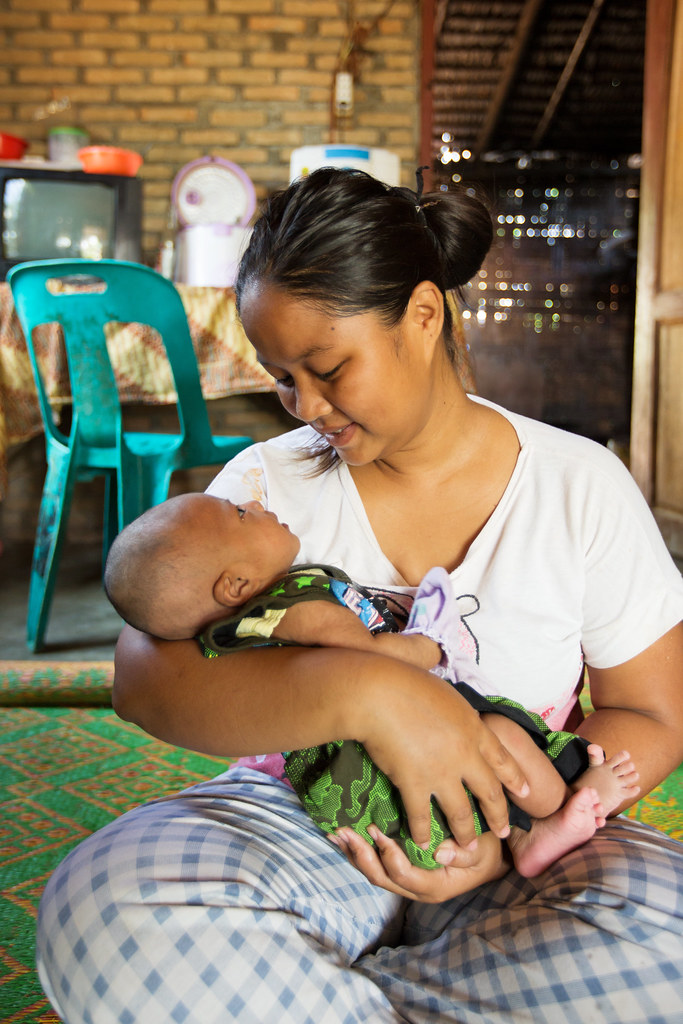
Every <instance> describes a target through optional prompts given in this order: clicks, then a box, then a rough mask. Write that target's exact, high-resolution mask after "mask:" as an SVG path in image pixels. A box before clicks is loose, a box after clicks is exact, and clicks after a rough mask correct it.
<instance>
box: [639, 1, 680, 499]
mask: <svg viewBox="0 0 683 1024" xmlns="http://www.w3.org/2000/svg"><path fill="white" fill-rule="evenodd" d="M675 16H676V0H648V5H647V22H646V26H645V79H644V90H643V168H642V172H641V178H640V216H639V221H638V261H637V278H636V317H635V338H634V346H633V396H632V402H631V451H630V469H631V473H632V474H633V476H634V477H635V480H636V483H637V484H638V486H639V487H640V489H641V491H642V492H643V494H644V495H645V498H646V500H647V501H648V502H649V503H650V504H652V503H653V500H654V485H655V466H654V460H655V424H656V408H657V334H658V322H657V313H656V306H655V303H656V302H657V296H658V292H659V276H660V260H659V238H660V235H661V226H662V216H663V212H662V207H663V202H664V199H663V197H664V185H665V173H666V162H665V149H666V138H667V126H668V117H669V88H670V76H671V66H672V54H671V45H670V40H671V38H672V36H673V32H674V25H675ZM660 301H666V300H660Z"/></svg>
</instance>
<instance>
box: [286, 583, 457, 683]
mask: <svg viewBox="0 0 683 1024" xmlns="http://www.w3.org/2000/svg"><path fill="white" fill-rule="evenodd" d="M272 636H273V638H274V639H276V640H289V641H292V642H293V643H297V644H303V645H304V646H306V647H345V648H348V649H351V650H358V651H376V652H377V651H379V652H380V653H381V654H385V655H387V657H389V658H398V660H399V661H406V662H408V664H410V665H415V666H416V667H417V668H424V669H427V670H429V669H430V668H433V667H434V666H435V665H438V664H439V661H440V660H441V648H440V647H439V645H438V644H437V643H436V642H435V641H434V640H430V639H429V637H426V636H422V635H421V634H419V633H415V634H411V635H410V636H404V635H403V634H401V633H374V634H373V633H371V632H370V630H369V629H368V627H367V626H366V625H365V624H364V623H363V622H361V620H360V619H359V618H358V616H357V615H356V614H355V613H354V612H352V611H351V609H350V608H345V607H344V605H341V604H332V602H331V601H324V600H321V601H300V602H299V603H298V604H293V605H292V606H291V608H288V609H287V611H286V613H285V615H284V616H283V618H282V619H281V620H280V622H279V623H278V625H277V626H276V627H275V629H274V630H273V633H272Z"/></svg>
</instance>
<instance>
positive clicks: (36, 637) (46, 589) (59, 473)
mask: <svg viewBox="0 0 683 1024" xmlns="http://www.w3.org/2000/svg"><path fill="white" fill-rule="evenodd" d="M73 487H74V479H73V472H72V471H71V464H70V460H69V459H68V458H64V459H60V458H58V457H57V458H53V459H51V460H50V461H49V462H48V467H47V474H46V477H45V484H44V486H43V496H42V499H41V502H40V512H39V515H38V528H37V530H36V539H35V544H34V547H33V564H32V567H31V583H30V587H29V596H28V613H27V618H26V642H27V645H28V647H29V649H30V650H31V651H34V652H37V651H41V650H42V649H43V638H44V636H45V630H46V628H47V621H48V618H49V615H50V607H51V604H52V595H53V592H54V589H55V582H56V579H57V569H58V567H59V557H60V554H61V550H62V544H63V541H64V535H65V533H66V526H67V522H68V518H69V511H70V509H71V497H72V494H73Z"/></svg>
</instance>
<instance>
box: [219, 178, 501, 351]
mask: <svg viewBox="0 0 683 1024" xmlns="http://www.w3.org/2000/svg"><path fill="white" fill-rule="evenodd" d="M492 237H493V229H492V224H491V218H490V216H489V213H488V210H487V209H486V207H485V206H484V204H483V202H482V201H481V200H480V199H478V198H477V197H476V195H474V194H473V190H471V189H464V188H463V189H462V190H458V191H454V192H431V193H428V194H426V195H421V196H418V194H417V193H415V192H412V191H411V190H410V189H407V188H399V187H393V186H388V185H384V184H383V183H382V182H380V181H378V180H377V179H375V178H372V177H371V176H370V175H368V174H365V173H364V172H362V171H348V170H337V169H333V168H322V169H321V170H318V171H314V172H313V173H311V174H309V175H308V176H307V177H304V178H301V179H299V180H298V181H296V182H294V184H292V185H290V186H289V188H287V189H285V190H283V191H281V192H278V193H276V194H275V195H273V196H272V197H271V198H270V199H269V200H268V202H267V204H266V207H265V209H264V211H263V213H262V214H261V216H260V217H259V218H258V220H257V221H256V224H255V225H254V230H253V233H252V236H251V240H250V242H249V245H248V247H247V250H246V252H245V254H244V256H243V258H242V262H241V264H240V267H239V272H238V275H237V281H236V283H235V292H236V296H237V309H238V312H239V310H240V303H241V300H242V296H243V294H244V291H245V289H246V288H247V287H248V286H249V285H250V284H251V283H252V282H256V281H259V282H264V283H268V284H270V285H274V286H275V287H277V288H280V289H282V291H284V292H287V293H288V294H290V295H297V296H300V297H301V298H302V299H304V300H305V301H307V302H310V303H311V304H313V305H315V306H317V307H318V308H320V309H322V310H323V311H325V312H328V313H331V314H333V315H335V316H345V315H348V316H352V315H355V314H357V313H368V312H374V313H376V314H377V315H378V316H379V317H380V318H381V320H382V322H383V323H384V324H385V326H386V327H387V328H392V327H395V326H396V325H397V324H398V323H399V321H400V320H401V319H402V317H403V315H404V313H405V311H406V308H407V306H408V302H409V300H410V296H411V295H412V292H413V289H414V288H415V286H416V285H417V284H419V283H420V281H432V282H433V283H434V284H435V285H436V286H437V287H438V288H439V289H440V290H441V292H442V294H443V296H444V340H445V344H446V348H447V351H448V354H449V356H450V358H451V359H452V361H453V362H454V363H456V362H457V346H456V344H455V340H454V338H453V320H452V315H451V310H450V308H449V305H448V302H447V301H446V293H447V292H449V291H452V290H458V289H460V288H462V286H463V285H465V284H467V282H468V281H469V280H471V278H472V277H474V275H475V274H476V272H477V271H478V270H479V268H480V267H481V264H482V262H483V260H484V257H485V256H486V253H487V252H488V250H489V247H490V245H491V240H492Z"/></svg>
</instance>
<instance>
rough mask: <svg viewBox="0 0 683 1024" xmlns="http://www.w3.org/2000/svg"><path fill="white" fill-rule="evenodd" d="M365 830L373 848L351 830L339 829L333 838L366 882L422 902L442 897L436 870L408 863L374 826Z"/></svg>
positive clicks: (441, 887) (441, 879) (402, 853)
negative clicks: (370, 837) (371, 840)
mask: <svg viewBox="0 0 683 1024" xmlns="http://www.w3.org/2000/svg"><path fill="white" fill-rule="evenodd" d="M368 832H369V833H370V835H371V836H372V838H373V840H374V842H375V844H376V847H373V846H371V845H370V843H368V842H367V841H366V840H365V839H363V837H362V836H359V835H358V834H357V833H356V832H354V831H353V829H350V828H344V829H340V830H339V831H338V832H337V833H336V835H335V838H336V839H337V840H338V843H339V846H340V848H341V849H342V850H343V852H344V853H345V854H346V857H347V858H348V860H349V861H350V862H351V863H352V864H353V865H354V867H356V868H357V869H358V870H359V871H360V872H362V874H364V875H365V877H366V878H367V879H368V881H369V882H372V884H373V885H377V886H380V887H381V888H382V889H388V890H389V891H390V892H395V893H397V894H398V895H399V896H405V897H406V899H418V900H421V901H422V902H428V903H429V902H438V901H439V900H441V899H443V898H445V897H444V896H443V895H442V891H443V878H437V877H435V876H437V875H441V874H442V872H441V871H440V870H439V871H425V870H423V869H422V868H418V867H415V866H414V865H413V864H411V863H410V861H409V860H408V858H407V857H406V855H405V853H404V852H403V850H402V849H401V848H400V846H399V845H398V844H397V843H395V842H394V840H393V839H389V838H388V837H387V836H385V835H384V834H383V833H382V832H380V831H379V829H378V828H376V827H375V826H374V825H371V826H370V827H369V829H368Z"/></svg>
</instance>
